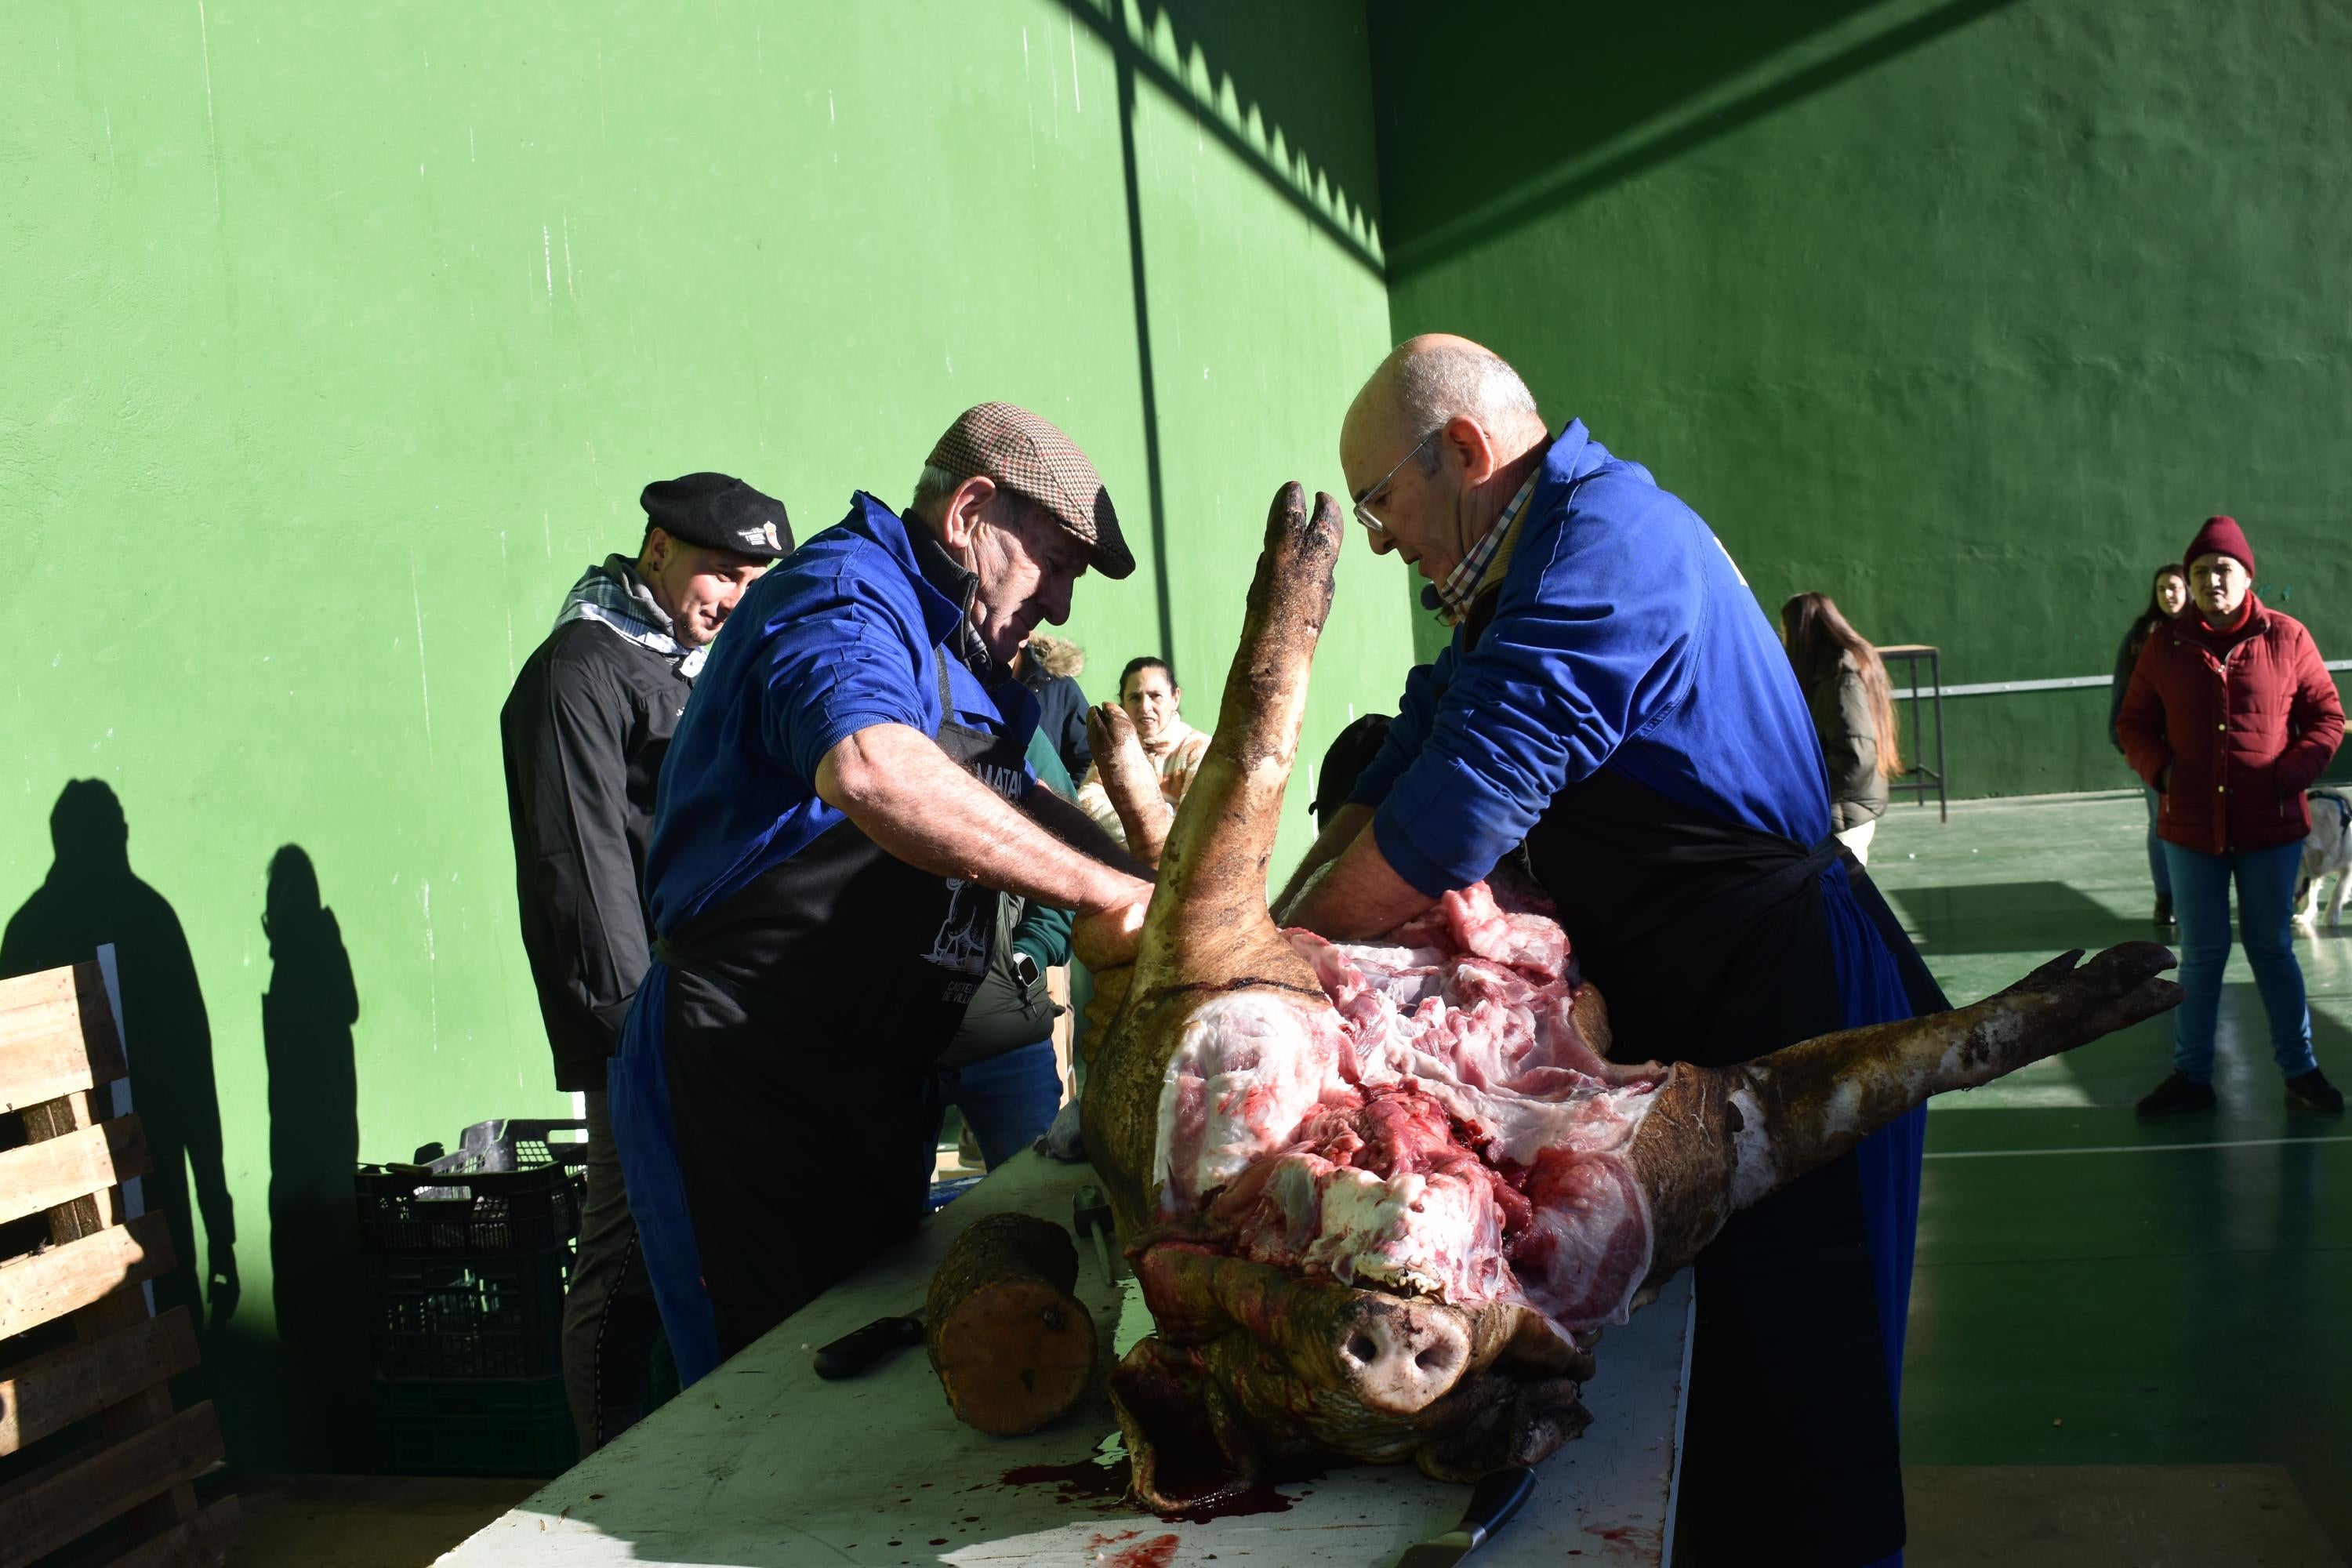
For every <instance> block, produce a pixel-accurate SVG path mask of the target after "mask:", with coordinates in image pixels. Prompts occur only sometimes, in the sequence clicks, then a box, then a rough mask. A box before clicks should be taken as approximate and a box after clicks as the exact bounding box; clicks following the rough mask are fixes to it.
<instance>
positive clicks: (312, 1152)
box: [261, 844, 367, 1469]
mask: <svg viewBox="0 0 2352 1568" xmlns="http://www.w3.org/2000/svg"><path fill="white" fill-rule="evenodd" d="M261 926H262V930H263V931H265V932H266V933H267V934H268V938H269V963H270V970H269V989H268V991H266V992H264V993H263V994H262V997H261V1048H262V1055H263V1058H264V1059H265V1061H266V1062H267V1064H268V1073H269V1263H270V1293H271V1305H272V1306H273V1307H274V1308H275V1309H276V1312H277V1319H278V1339H279V1341H280V1342H283V1343H284V1344H285V1345H287V1346H288V1347H289V1349H290V1351H291V1352H292V1356H293V1359H294V1361H295V1363H296V1364H298V1365H299V1367H300V1368H301V1370H302V1373H303V1374H304V1375H305V1376H307V1378H308V1380H309V1383H310V1386H309V1387H308V1388H307V1389H305V1390H303V1391H301V1394H300V1395H299V1396H298V1397H299V1398H300V1399H301V1400H303V1401H304V1402H305V1403H308V1404H309V1405H310V1407H311V1409H312V1410H313V1411H314V1412H315V1413H316V1415H317V1418H318V1420H319V1421H320V1423H321V1426H320V1436H321V1438H322V1440H323V1442H324V1444H325V1448H324V1451H323V1452H322V1453H321V1454H320V1459H321V1460H323V1461H324V1462H325V1464H326V1466H327V1467H328V1468H335V1469H351V1468H357V1467H359V1466H360V1465H362V1463H363V1462H364V1458H365V1449H366V1428H365V1426H364V1420H363V1416H364V1412H365V1410H366V1407H367V1401H366V1394H367V1388H366V1377H367V1367H366V1341H365V1336H364V1334H363V1332H362V1323H361V1321H360V1314H361V1310H362V1290H361V1285H360V1257H359V1242H358V1236H357V1233H356V1232H355V1230H354V1229H353V1226H352V1171H353V1170H354V1169H355V1168H356V1167H357V1166H358V1164H359V1157H360V1131H359V1075H358V1068H357V1067H356V1065H355V1061H354V1054H353V1048H352V1025H353V1024H354V1023H356V1022H358V1020H359V1016H360V999H359V991H358V988H357V986H356V985H355V984H353V982H352V961H351V955H350V954H349V953H348V952H345V951H344V948H343V934H342V930H341V927H340V926H338V925H337V924H336V921H335V911H334V910H331V909H329V908H327V907H326V906H325V905H324V904H323V903H322V902H321V901H320V896H319V876H318V872H317V871H316V869H315V868H313V867H312V866H311V864H310V856H309V855H308V854H306V853H304V851H303V850H302V848H301V847H300V846H299V845H294V844H289V845H287V846H286V847H284V848H282V849H280V850H278V853H277V854H276V855H274V856H272V857H271V858H270V861H269V884H268V893H267V895H266V896H265V900H264V912H263V914H262V917H261Z"/></svg>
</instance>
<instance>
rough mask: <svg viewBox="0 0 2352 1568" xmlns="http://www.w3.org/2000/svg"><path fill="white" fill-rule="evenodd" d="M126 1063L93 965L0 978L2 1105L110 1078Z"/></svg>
mask: <svg viewBox="0 0 2352 1568" xmlns="http://www.w3.org/2000/svg"><path fill="white" fill-rule="evenodd" d="M130 1070H131V1069H130V1068H128V1067H127V1066H125V1065H124V1062H123V1057H122V1039H121V1036H119V1035H117V1034H116V1033H115V1032H114V1010H113V1008H111V1007H110V1006H109V1005H107V1001H106V981H105V978H104V977H103V976H102V975H101V974H100V973H99V968H98V965H97V964H95V963H77V964H75V965H74V966H73V967H72V968H70V969H49V970H44V971H42V972H41V973H38V974H22V975H18V976H17V977H16V978H15V979H13V980H0V1110H17V1109H19V1108H21V1107H23V1106H27V1105H37V1104H39V1103H40V1102H41V1101H42V1100H56V1099H58V1097H59V1096H61V1095H68V1094H73V1093H76V1092H78V1091H79V1090H82V1089H92V1088H95V1087H97V1086H98V1085H100V1084H105V1083H112V1082H113V1081H114V1080H115V1079H119V1078H122V1077H124V1076H126V1075H127V1074H128V1073H129V1072H130Z"/></svg>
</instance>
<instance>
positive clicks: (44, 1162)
mask: <svg viewBox="0 0 2352 1568" xmlns="http://www.w3.org/2000/svg"><path fill="white" fill-rule="evenodd" d="M153 1168H154V1167H153V1165H152V1163H151V1162H150V1161H149V1159H148V1154H147V1134H146V1132H145V1131H144V1130H143V1129H142V1127H141V1126H140V1124H139V1118H138V1117H136V1116H121V1117H117V1118H115V1119H114V1120H113V1121H101V1122H100V1123H99V1124H98V1125H97V1126H95V1127H85V1128H83V1129H81V1130H80V1131H76V1132H68V1133H67V1134H66V1135H65V1136H64V1137H62V1138H50V1139H47V1140H45V1141H43V1142H37V1143H27V1144H26V1145H24V1146H23V1147H22V1148H18V1149H11V1150H8V1151H7V1152H5V1153H0V1225H5V1224H6V1223H7V1222H8V1221H10V1220H12V1219H22V1218H23V1217H24V1216H25V1215H28V1214H39V1213H40V1212H41V1211H42V1210H43V1209H48V1208H55V1207H57V1206H58V1205H61V1204H69V1203H71V1202H73V1201H74V1200H75V1199H76V1198H86V1197H90V1196H93V1195H95V1194H99V1193H102V1192H104V1191H105V1190H106V1189H107V1188H109V1187H111V1186H114V1185H116V1184H119V1183H121V1182H126V1181H129V1180H130V1179H131V1177H133V1176H143V1175H145V1174H146V1173H148V1172H149V1171H151V1170H152V1169H153Z"/></svg>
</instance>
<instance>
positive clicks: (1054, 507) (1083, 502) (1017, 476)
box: [925, 403, 1135, 578]
mask: <svg viewBox="0 0 2352 1568" xmlns="http://www.w3.org/2000/svg"><path fill="white" fill-rule="evenodd" d="M925 461H926V465H927V466H928V467H930V468H938V469H940V470H941V471H943V472H944V473H946V474H947V475H948V476H949V477H950V478H951V479H954V480H956V481H957V482H958V483H961V482H962V481H963V480H965V479H971V478H972V477H973V476H974V475H985V476H987V477H988V478H989V479H992V480H994V481H995V482H996V483H998V484H1000V485H1002V486H1003V487H1004V488H1005V489H1009V490H1014V491H1017V492H1019V493H1020V494H1022V495H1024V496H1026V497H1028V498H1029V499H1030V500H1033V501H1035V502H1036V503H1037V504H1038V505H1039V506H1042V507H1044V508H1045V510H1047V511H1049V512H1051V513H1052V514H1053V516H1054V521H1056V522H1058V523H1060V524H1061V525H1062V527H1063V528H1064V529H1065V530H1066V531H1068V532H1069V533H1070V534H1072V535H1073V536H1075V537H1076V539H1077V540H1078V541H1079V542H1081V543H1083V544H1085V545H1086V546H1087V564H1088V565H1090V566H1092V567H1093V568H1094V569H1095V570H1096V571H1097V572H1099V573H1101V574H1103V575H1104V576H1106V577H1110V578H1119V577H1125V576H1128V575H1129V574H1132V573H1133V572H1134V571H1135V557H1134V556H1133V555H1132V554H1130V553H1129V551H1128V548H1127V540H1126V538H1125V536H1124V535H1122V534H1121V533H1120V532H1119V531H1118V511H1117V510H1115V509H1114V508H1113V507H1112V506H1111V504H1110V492H1109V491H1108V490H1107V489H1103V482H1102V476H1100V475H1099V474H1097V473H1096V472H1095V466H1094V465H1093V464H1092V463H1090V462H1088V461H1087V455H1086V454H1085V453H1084V452H1081V451H1079V450H1078V447H1077V443H1076V442H1075V441H1073V440H1071V439H1070V438H1069V437H1067V436H1065V435H1063V434H1062V432H1061V430H1060V429H1059V428H1058V427H1056V426H1055V425H1054V423H1053V422H1052V421H1051V420H1048V419H1045V418H1041V417H1039V416H1037V415H1034V414H1032V413H1030V412H1029V411H1028V410H1027V409H1025V408H1022V407H1019V406H1017V405H1013V404H1010V403H982V404H980V405H977V406H976V407H971V408H967V409H965V410H964V411H963V412H962V413H961V414H959V415H957V416H956V419H955V423H954V424H952V425H950V426H948V429H947V434H946V435H944V436H941V437H940V442H939V445H938V446H936V447H932V448H931V455H930V457H929V458H927V459H926V460H925Z"/></svg>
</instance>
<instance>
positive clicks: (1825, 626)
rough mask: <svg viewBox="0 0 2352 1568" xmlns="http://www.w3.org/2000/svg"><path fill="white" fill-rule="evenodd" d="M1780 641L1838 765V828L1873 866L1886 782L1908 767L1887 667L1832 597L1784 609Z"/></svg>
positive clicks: (1834, 797) (1833, 803) (1829, 757)
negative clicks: (1872, 849) (1873, 844)
mask: <svg viewBox="0 0 2352 1568" xmlns="http://www.w3.org/2000/svg"><path fill="white" fill-rule="evenodd" d="M1780 643H1781V646H1782V647H1786V648H1787V649H1788V650H1789V663H1790V665H1792V666H1793V667H1795V668H1796V671H1797V684H1798V685H1800V686H1801V687H1803V688H1804V689H1805V702H1806V705H1807V706H1808V707H1810V708H1811V710H1812V714H1813V729H1814V730H1815V731H1816V732H1818V733H1819V734H1820V736H1821V738H1822V760H1823V761H1824V762H1826V763H1828V764H1829V770H1830V826H1832V828H1833V829H1834V830H1835V831H1836V834H1837V837H1838V842H1840V843H1841V844H1843V845H1844V846H1845V847H1847V848H1848V849H1851V850H1852V851H1853V858H1855V859H1857V860H1859V861H1861V862H1862V863H1863V864H1864V865H1865V866H1867V865H1868V864H1870V840H1871V838H1872V837H1873V836H1874V835H1875V834H1876V833H1877V831H1878V819H1879V818H1880V817H1882V816H1885V815H1886V781H1887V780H1888V779H1891V778H1893V777H1894V776H1895V774H1897V773H1901V772H1902V771H1903V750H1902V747H1901V745H1900V744H1899V743H1898V742H1899V739H1900V737H1899V735H1898V733H1897V731H1896V730H1895V702H1894V699H1893V698H1892V697H1891V696H1890V695H1889V693H1888V691H1887V687H1886V666H1885V664H1883V663H1882V662H1880V660H1879V658H1878V650H1877V649H1876V648H1874V647H1871V646H1870V641H1869V639H1868V638H1866V637H1864V636H1863V635H1862V634H1861V633H1860V632H1858V631H1855V630H1854V629H1853V626H1852V625H1850V624H1849V623H1848V622H1847V620H1846V618H1845V616H1843V615H1840V614H1839V613H1838V607H1837V603H1836V601H1835V600H1833V599H1832V598H1831V597H1830V596H1829V595H1827V594H1799V595H1796V596H1795V597H1794V598H1792V599H1790V601H1789V602H1788V603H1787V604H1785V605H1781V606H1780Z"/></svg>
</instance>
